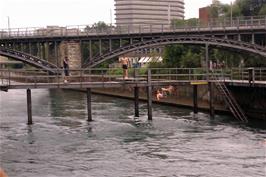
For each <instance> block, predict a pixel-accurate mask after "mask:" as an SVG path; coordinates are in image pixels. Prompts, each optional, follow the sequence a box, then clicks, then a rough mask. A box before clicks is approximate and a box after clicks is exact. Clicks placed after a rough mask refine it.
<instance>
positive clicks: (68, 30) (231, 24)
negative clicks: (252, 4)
mask: <svg viewBox="0 0 266 177" xmlns="http://www.w3.org/2000/svg"><path fill="white" fill-rule="evenodd" d="M254 26H256V27H262V29H265V27H266V16H254V17H236V18H232V19H231V18H218V19H210V21H209V22H208V24H206V23H202V22H201V21H199V20H198V21H197V22H196V24H181V25H169V24H160V23H159V24H154V22H150V23H149V22H147V23H146V24H130V25H118V26H114V25H112V24H107V26H106V27H103V28H100V27H97V26H95V25H71V26H65V27H60V26H47V27H27V28H10V29H6V28H5V29H0V39H5V38H18V37H21V38H26V37H67V36H95V35H107V34H108V35H110V34H114V35H116V34H133V33H137V34H139V33H156V32H178V31H201V30H205V31H206V30H207V29H211V30H215V29H230V30H232V28H235V29H241V28H251V27H254Z"/></svg>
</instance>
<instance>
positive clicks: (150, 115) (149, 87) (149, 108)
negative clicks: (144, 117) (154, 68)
mask: <svg viewBox="0 0 266 177" xmlns="http://www.w3.org/2000/svg"><path fill="white" fill-rule="evenodd" d="M147 100H148V120H152V86H151V70H150V69H149V70H148V87H147Z"/></svg>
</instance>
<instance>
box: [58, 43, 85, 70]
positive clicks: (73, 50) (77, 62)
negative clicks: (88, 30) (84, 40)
mask: <svg viewBox="0 0 266 177" xmlns="http://www.w3.org/2000/svg"><path fill="white" fill-rule="evenodd" d="M65 57H67V58H68V59H69V68H70V70H75V69H80V68H81V46H80V42H79V41H62V42H61V43H60V44H59V53H58V63H59V66H63V60H64V58H65Z"/></svg>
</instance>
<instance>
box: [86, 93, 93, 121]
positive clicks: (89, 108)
mask: <svg viewBox="0 0 266 177" xmlns="http://www.w3.org/2000/svg"><path fill="white" fill-rule="evenodd" d="M87 110H88V122H91V121H92V114H91V112H92V111H91V88H87Z"/></svg>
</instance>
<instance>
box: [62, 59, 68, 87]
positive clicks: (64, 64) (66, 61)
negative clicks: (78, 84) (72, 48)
mask: <svg viewBox="0 0 266 177" xmlns="http://www.w3.org/2000/svg"><path fill="white" fill-rule="evenodd" d="M63 68H64V74H65V77H64V82H65V83H66V82H67V79H66V77H67V76H69V64H68V58H67V57H65V58H64V61H63Z"/></svg>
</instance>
